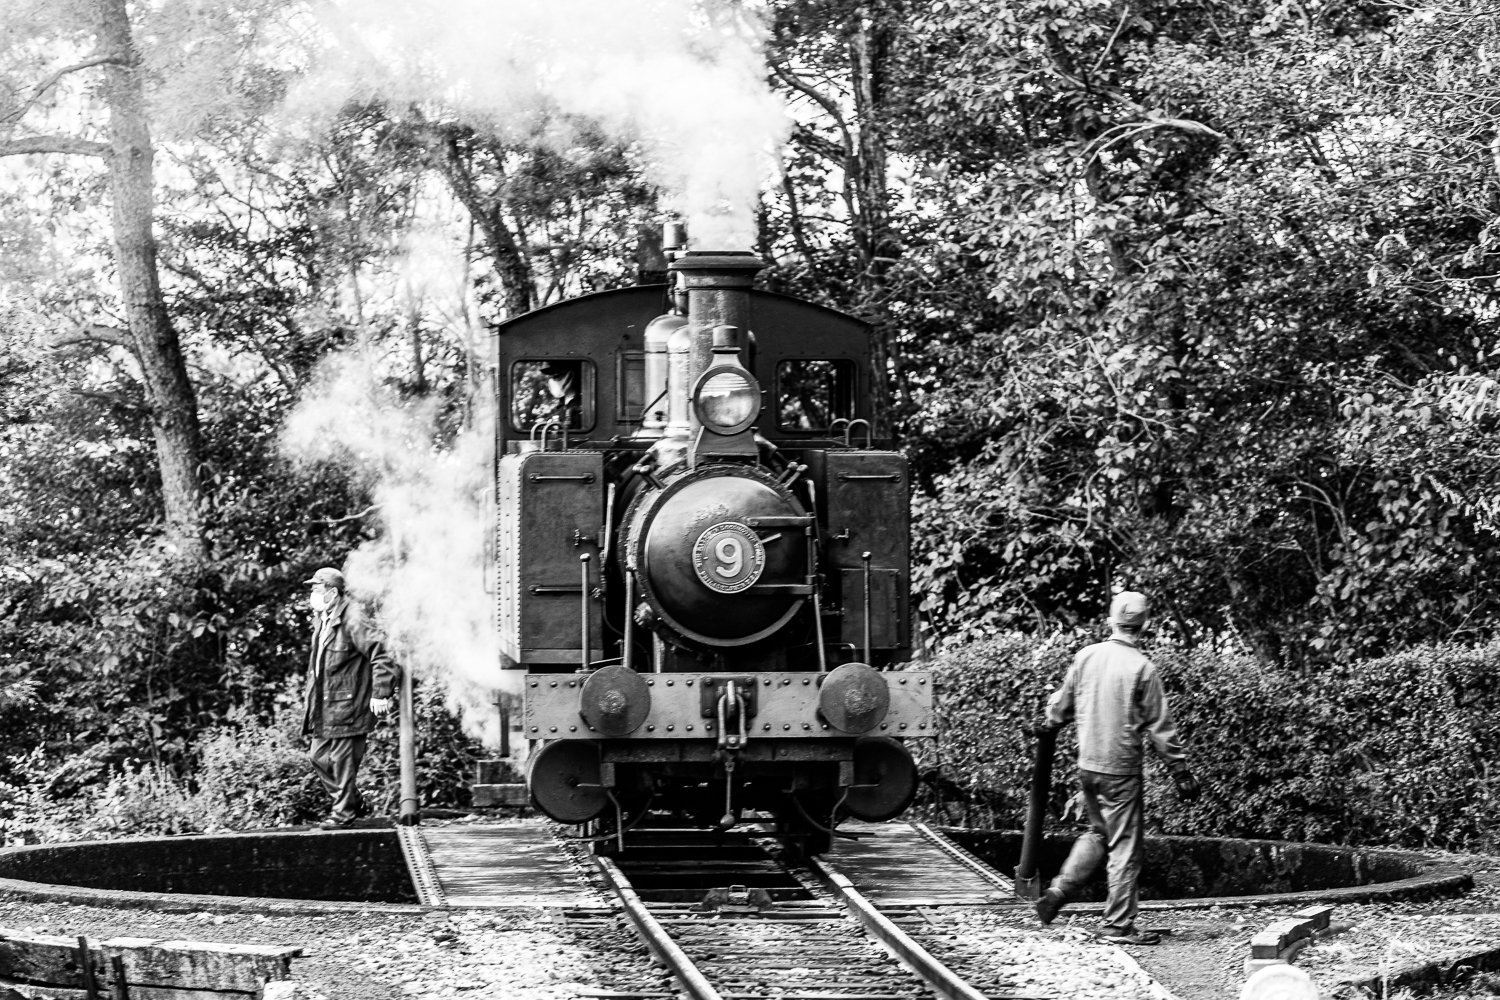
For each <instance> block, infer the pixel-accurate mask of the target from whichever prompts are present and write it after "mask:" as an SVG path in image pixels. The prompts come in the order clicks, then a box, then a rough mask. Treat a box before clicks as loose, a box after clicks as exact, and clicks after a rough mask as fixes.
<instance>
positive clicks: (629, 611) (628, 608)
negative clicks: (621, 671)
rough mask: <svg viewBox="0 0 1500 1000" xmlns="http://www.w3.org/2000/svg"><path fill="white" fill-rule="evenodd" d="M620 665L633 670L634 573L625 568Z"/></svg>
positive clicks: (627, 567)
mask: <svg viewBox="0 0 1500 1000" xmlns="http://www.w3.org/2000/svg"><path fill="white" fill-rule="evenodd" d="M620 663H621V664H623V665H624V667H625V669H626V670H634V669H635V573H634V572H632V571H631V569H630V567H629V566H626V567H625V634H624V636H622V637H621V639H620Z"/></svg>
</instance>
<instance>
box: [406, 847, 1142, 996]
mask: <svg viewBox="0 0 1500 1000" xmlns="http://www.w3.org/2000/svg"><path fill="white" fill-rule="evenodd" d="M856 832H859V833H863V834H864V836H863V837H861V839H860V840H858V841H856V842H853V843H850V842H848V841H844V842H841V844H840V845H839V846H837V847H836V848H835V849H834V851H832V852H831V853H830V854H829V855H828V856H826V857H825V858H823V859H818V860H811V861H803V860H799V859H796V858H795V857H793V856H792V854H791V853H790V852H789V851H787V850H785V849H784V848H783V846H782V845H781V844H780V842H778V841H776V840H775V839H774V838H773V837H771V836H770V835H769V834H764V835H752V834H747V833H740V832H735V833H731V834H726V835H722V836H718V837H708V838H705V837H704V835H703V834H701V833H692V834H689V833H685V832H681V831H678V832H671V831H652V832H651V833H650V834H649V835H647V834H644V833H643V834H641V835H638V837H637V839H636V841H635V842H634V843H633V844H631V845H630V847H629V848H628V849H627V850H626V851H624V852H623V853H622V854H620V855H619V856H618V857H617V859H614V860H612V859H609V858H601V857H595V856H593V855H591V854H589V853H588V851H587V847H586V845H585V844H581V843H579V842H576V841H573V840H570V839H569V838H566V837H564V836H562V834H561V828H553V829H551V830H548V829H547V828H544V827H532V828H530V829H529V830H527V829H526V828H516V827H511V828H505V829H488V830H486V829H483V828H478V829H469V830H453V829H452V828H450V830H449V831H446V832H445V831H441V830H431V829H427V830H424V831H423V832H422V833H421V834H420V835H417V834H410V835H408V836H407V841H404V843H405V844H406V846H407V847H408V848H409V854H408V857H409V860H411V861H413V863H414V865H419V866H420V865H425V871H424V874H423V878H422V879H421V880H420V881H419V883H418V884H419V891H421V892H423V893H424V902H430V903H433V904H436V905H444V906H448V907H452V908H465V907H475V908H490V907H495V906H515V905H523V906H540V907H543V908H544V911H545V912H547V913H548V914H550V915H551V919H552V920H553V921H554V922H555V924H556V925H557V927H558V929H559V930H560V931H563V932H565V933H566V934H567V935H568V936H570V937H572V938H573V939H574V941H575V942H576V943H577V944H579V945H581V946H583V947H585V948H586V949H587V950H588V952H590V953H591V954H593V955H595V956H597V958H596V964H595V972H596V974H597V976H598V979H597V980H596V982H599V983H601V984H602V985H600V986H598V987H589V988H579V989H577V990H576V991H575V992H574V995H575V996H576V997H577V998H578V1000H674V998H682V997H686V998H688V1000H761V998H766V1000H772V998H775V1000H938V998H947V1000H985V998H988V1000H1023V998H1024V1000H1056V998H1058V997H1062V996H1072V995H1075V994H1076V993H1077V990H1075V989H1074V988H1071V987H1070V986H1065V985H1063V982H1064V981H1066V979H1067V975H1066V974H1064V975H1063V976H1061V977H1059V976H1057V975H1054V973H1058V972H1061V971H1063V970H1065V969H1068V968H1071V967H1072V963H1073V962H1074V961H1082V962H1084V963H1085V965H1088V964H1091V963H1092V964H1094V965H1098V964H1099V963H1100V960H1102V959H1105V958H1107V956H1106V955H1104V954H1102V953H1101V950H1100V949H1101V946H1097V945H1096V946H1093V947H1092V948H1087V949H1084V950H1086V951H1087V952H1088V956H1087V957H1086V956H1084V955H1081V954H1078V955H1070V956H1068V957H1067V958H1065V959H1063V965H1061V966H1059V965H1058V958H1059V956H1058V954H1057V951H1058V949H1059V948H1060V947H1062V946H1061V945H1060V943H1058V942H1055V941H1053V942H1051V943H1047V944H1043V945H1041V950H1040V951H1033V952H1030V953H1028V949H1032V948H1037V947H1038V942H1037V941H1036V940H1034V939H1035V938H1036V937H1037V936H1036V935H1035V934H1034V933H1029V932H1023V933H1020V934H1018V933H1017V931H1016V930H1015V927H1014V918H1013V917H1010V918H1007V917H1004V914H1005V913H1007V912H1011V913H1013V912H1014V908H1015V907H1016V906H1018V905H1020V904H1018V903H1017V902H1016V900H1015V897H1014V895H1013V893H1012V892H1011V888H1010V883H1009V882H1008V881H1007V880H1006V879H1004V878H1003V876H1000V875H999V874H998V873H996V872H994V871H993V870H992V869H990V868H988V867H987V866H985V865H983V864H982V863H980V862H978V861H977V860H975V859H974V858H972V857H971V856H969V855H967V853H966V852H964V851H963V850H962V849H961V848H959V847H957V846H956V845H954V844H953V843H952V842H951V841H948V840H947V838H946V837H943V836H942V835H941V834H940V833H938V832H936V831H933V830H929V829H925V828H923V827H922V826H921V825H920V824H886V825H882V826H879V827H869V828H863V829H861V828H858V827H856ZM497 849H501V850H497ZM424 885H425V888H424ZM726 886H734V887H737V888H738V891H736V892H733V893H731V892H727V891H725V890H724V887H726ZM711 889H716V890H718V891H715V892H713V893H712V895H711V897H710V899H709V900H705V894H706V893H707V892H708V891H709V890H711ZM427 896H430V897H431V898H430V899H429V898H426V897H427ZM1007 923H1008V924H1009V925H1007ZM1111 951H1112V949H1111ZM653 959H654V961H653ZM1125 961H1126V962H1128V959H1125ZM1103 964H1105V965H1108V962H1104V963H1103ZM1137 971H1138V970H1137ZM1110 976H1111V974H1110V973H1109V972H1108V971H1106V972H1104V973H1102V974H1100V975H1099V977H1098V979H1097V980H1096V981H1097V982H1098V984H1099V988H1100V989H1103V990H1105V992H1107V993H1114V992H1115V989H1114V987H1115V986H1117V985H1118V986H1120V987H1124V986H1126V985H1127V983H1126V981H1127V980H1130V979H1131V974H1130V973H1129V971H1128V970H1126V971H1125V972H1124V973H1122V974H1121V977H1122V978H1119V979H1118V980H1116V981H1111V979H1110ZM1074 981H1075V982H1076V980H1074ZM1147 982H1149V979H1147ZM1139 985H1140V984H1139V983H1137V986H1139ZM1152 985H1154V984H1152ZM1157 989H1159V987H1158V988H1157ZM1090 995H1093V993H1092V992H1090ZM1118 995H1120V996H1141V997H1147V996H1155V995H1156V994H1155V993H1153V992H1151V991H1150V990H1146V991H1144V992H1142V991H1140V990H1137V989H1127V990H1126V991H1125V992H1123V993H1119V994H1118Z"/></svg>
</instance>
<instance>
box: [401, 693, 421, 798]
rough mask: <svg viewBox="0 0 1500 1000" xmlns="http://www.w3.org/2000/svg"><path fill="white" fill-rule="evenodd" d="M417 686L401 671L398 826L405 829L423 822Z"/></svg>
mask: <svg viewBox="0 0 1500 1000" xmlns="http://www.w3.org/2000/svg"><path fill="white" fill-rule="evenodd" d="M415 700H416V683H415V682H414V681H413V680H412V676H411V671H410V670H409V669H407V668H406V667H402V668H401V700H400V702H399V703H398V704H397V705H396V719H397V724H398V726H399V735H400V751H401V807H400V810H399V811H398V814H397V816H396V822H397V823H399V824H401V825H402V826H415V825H417V824H418V823H420V822H421V820H422V817H421V814H420V813H419V812H418V811H417V808H418V802H417V723H416V704H415Z"/></svg>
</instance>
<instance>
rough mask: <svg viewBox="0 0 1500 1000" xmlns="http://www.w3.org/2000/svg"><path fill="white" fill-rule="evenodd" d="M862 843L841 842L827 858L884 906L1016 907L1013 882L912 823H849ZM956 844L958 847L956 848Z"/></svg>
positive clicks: (836, 840)
mask: <svg viewBox="0 0 1500 1000" xmlns="http://www.w3.org/2000/svg"><path fill="white" fill-rule="evenodd" d="M840 829H843V830H848V831H849V832H851V833H857V834H861V836H860V838H859V839H858V840H844V839H842V838H839V839H835V840H834V843H833V849H832V850H831V851H829V852H828V855H827V860H828V863H829V864H831V865H832V866H833V867H834V868H835V869H837V870H838V871H839V872H840V873H841V874H842V875H844V877H845V878H847V879H849V881H850V882H852V883H854V887H855V888H856V889H858V890H859V891H860V892H861V893H863V894H864V895H865V896H867V897H869V898H870V899H871V900H873V901H874V902H876V903H878V904H880V905H882V906H980V905H993V904H996V903H1015V902H1016V897H1015V894H1014V890H1013V889H1012V887H1011V884H1010V882H1009V880H1008V879H1005V878H1004V877H1003V876H1001V875H999V874H998V873H993V872H992V873H990V874H989V875H988V876H987V875H986V874H984V873H983V870H982V866H980V869H976V867H975V866H974V864H972V863H966V862H965V861H964V860H961V855H962V851H961V850H960V851H957V852H955V851H953V850H947V849H945V848H944V847H943V846H940V844H939V843H938V841H939V839H940V838H941V834H938V833H937V832H936V831H930V832H929V831H924V830H919V829H918V828H917V827H915V826H913V825H912V824H910V823H844V824H842V825H841V826H840ZM955 846H956V845H955Z"/></svg>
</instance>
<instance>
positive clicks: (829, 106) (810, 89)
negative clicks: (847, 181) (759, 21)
mask: <svg viewBox="0 0 1500 1000" xmlns="http://www.w3.org/2000/svg"><path fill="white" fill-rule="evenodd" d="M771 72H773V73H775V74H776V75H777V76H779V77H781V80H782V82H783V83H785V84H786V85H787V86H788V87H791V88H792V89H793V90H795V91H797V92H798V93H800V94H803V95H805V96H806V97H807V98H809V99H810V100H811V101H812V102H813V103H814V104H816V105H818V107H820V108H822V109H823V110H824V112H826V113H827V115H828V117H829V118H832V119H833V123H834V125H835V126H836V127H837V128H838V130H839V133H840V134H841V135H842V136H843V137H844V149H845V151H846V152H845V155H846V156H850V155H853V150H854V140H853V138H852V137H851V136H850V135H849V125H848V123H847V122H845V121H844V115H843V113H842V112H841V111H840V110H839V106H838V105H837V104H835V103H834V102H833V100H832V99H831V98H830V97H828V95H827V94H824V93H823V92H822V91H821V90H818V89H817V88H816V87H814V86H813V85H812V84H810V83H808V82H807V81H806V80H804V79H802V78H801V77H800V76H798V75H797V74H796V73H793V72H792V71H791V69H790V68H788V67H787V66H784V65H782V64H781V63H780V62H778V61H777V60H775V59H772V60H771Z"/></svg>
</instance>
